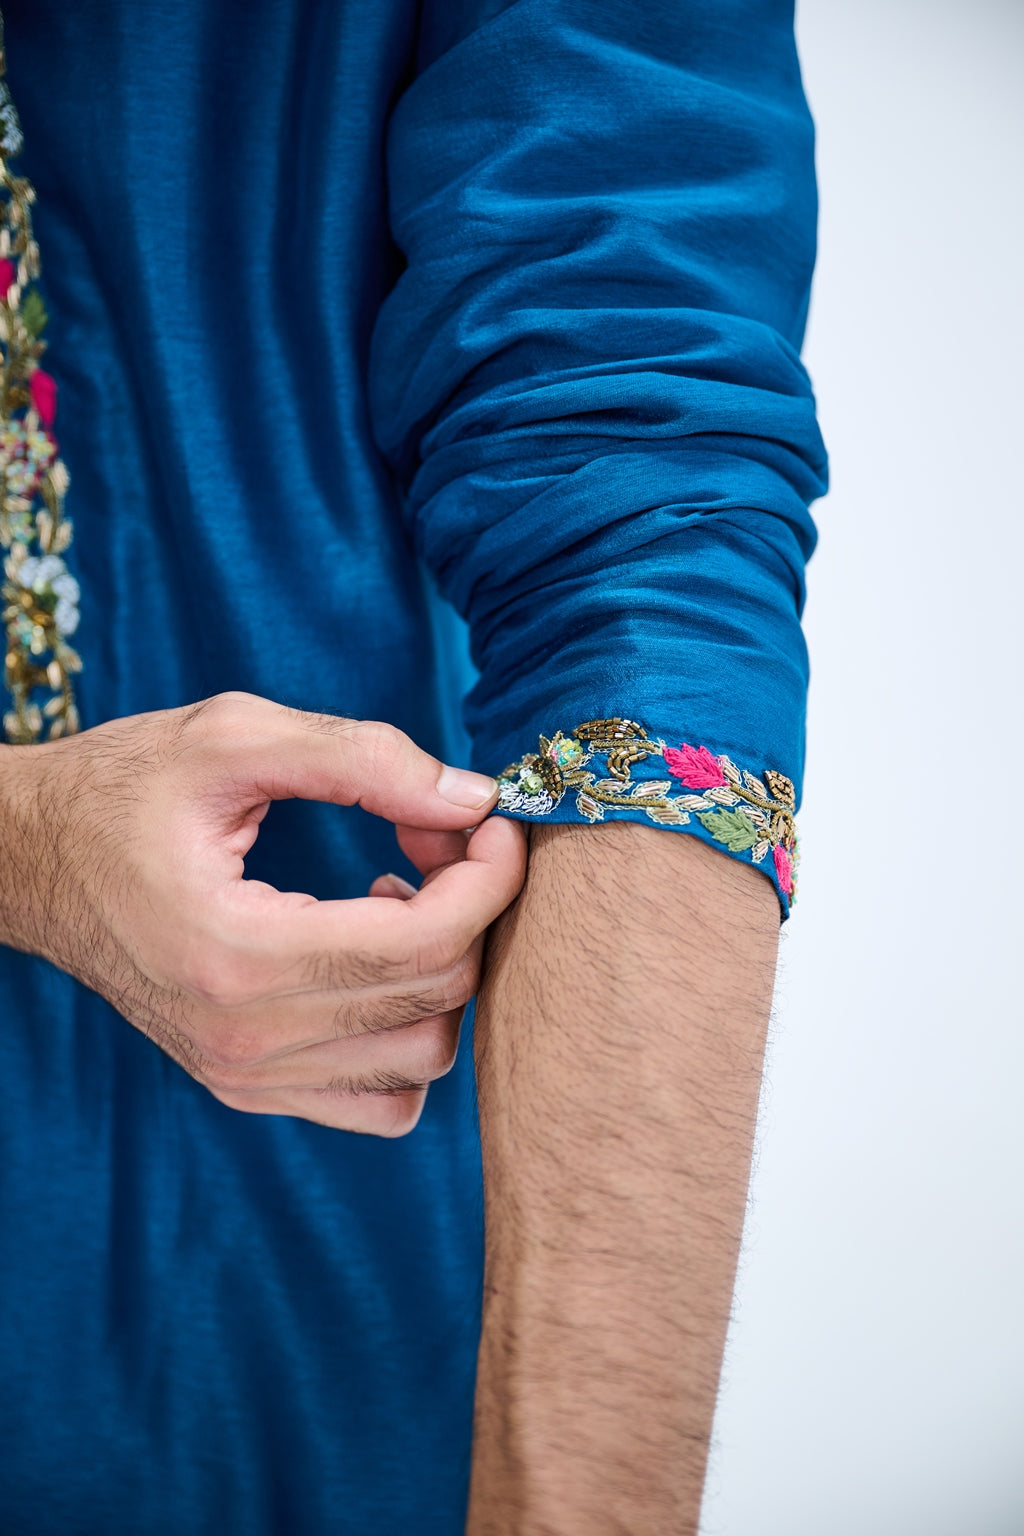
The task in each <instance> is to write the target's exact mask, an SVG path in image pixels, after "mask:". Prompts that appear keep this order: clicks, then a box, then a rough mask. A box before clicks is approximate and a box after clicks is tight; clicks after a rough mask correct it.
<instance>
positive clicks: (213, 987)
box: [181, 956, 244, 1009]
mask: <svg viewBox="0 0 1024 1536" xmlns="http://www.w3.org/2000/svg"><path fill="white" fill-rule="evenodd" d="M181 985H182V987H183V989H184V990H185V991H186V992H188V993H189V994H190V995H191V996H192V997H194V998H195V999H196V1001H197V1002H199V1003H202V1004H203V1005H205V1006H206V1007H207V1008H215V1009H216V1008H232V1007H234V1006H236V1005H237V1004H238V1003H241V1002H243V1001H244V995H243V992H242V988H241V987H240V985H239V982H238V978H237V977H235V976H234V975H233V974H232V972H231V970H230V968H229V966H228V965H227V964H225V963H224V962H223V961H221V960H220V959H218V958H215V957H213V956H210V957H203V958H201V959H199V960H196V961H194V962H193V963H192V964H191V965H190V966H188V967H187V969H186V970H185V972H184V974H183V975H182V977H181Z"/></svg>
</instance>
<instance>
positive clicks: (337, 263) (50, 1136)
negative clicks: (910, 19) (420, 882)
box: [0, 0, 824, 1536]
mask: <svg viewBox="0 0 1024 1536" xmlns="http://www.w3.org/2000/svg"><path fill="white" fill-rule="evenodd" d="M4 11H5V15H6V22H7V49H8V66H9V67H8V76H9V80H10V84H11V89H12V92H13V94H14V97H15V100H16V102H17V103H18V106H19V109H20V112H21V117H22V122H23V126H24V129H25V137H26V148H25V152H24V154H23V156H22V157H21V160H20V162H19V169H21V170H22V171H23V172H24V173H25V174H26V175H28V176H30V177H31V178H32V180H33V181H34V183H35V186H36V189H37V192H38V198H39V203H38V211H37V215H36V231H37V235H38V238H39V241H40V245H41V248H42V256H43V267H44V287H45V293H46V299H47V305H48V308H49V310H50V315H51V320H50V324H49V327H48V330H47V335H48V337H49V339H50V351H49V353H48V354H47V362H46V366H47V368H48V369H49V370H50V371H51V372H52V373H53V374H54V375H55V376H56V378H57V380H58V383H59V386H60V413H59V416H58V421H57V431H58V435H59V437H60V444H61V451H62V454H63V456H64V458H65V459H66V461H67V463H68V465H69V468H70V469H71V472H72V479H73V484H72V490H71V493H70V497H69V502H68V511H69V513H70V514H71V516H72V517H73V519H74V522H75V526H76V540H75V544H74V546H73V548H72V551H71V554H70V556H69V560H70V562H71V564H72V566H73V569H74V571H75V574H76V575H78V576H79V578H80V580H81V585H82V613H83V618H82V624H81V628H80V630H79V631H78V633H77V634H76V636H75V643H76V645H78V647H79V649H80V650H81V652H82V654H83V657H84V660H85V671H84V674H83V677H82V680H81V689H80V700H81V706H82V712H83V715H84V717H85V723H86V724H95V723H98V722H100V721H102V720H105V719H108V718H111V717H114V716H119V715H126V714H133V713H136V712H138V711H143V710H152V709H160V708H165V707H169V706H175V705H181V704H184V703H188V702H191V701H194V700H196V699H199V698H203V697H205V696H207V695H210V694H212V693H215V692H218V691H220V690H225V689H244V690H247V691H250V692H253V693H258V694H263V695H266V696H268V697H270V698H274V699H278V700H280V701H282V702H285V703H289V704H293V705H296V706H300V707H303V708H307V709H322V710H328V711H332V712H341V713H345V714H348V715H353V716H363V717H372V718H378V719H384V720H389V721H392V722H393V723H395V724H396V725H398V726H400V727H401V728H402V729H403V730H405V731H407V732H408V733H409V734H410V735H411V736H412V737H414V738H415V740H416V741H418V742H419V743H420V744H421V745H423V746H424V747H426V748H427V749H429V750H431V751H433V752H435V753H437V754H438V755H439V756H442V757H445V758H446V759H447V760H449V761H456V762H458V761H466V760H468V759H469V757H470V754H471V756H472V761H473V764H474V766H476V767H479V768H482V769H485V770H487V771H490V772H499V771H500V770H502V769H503V768H504V767H505V765H506V764H508V763H510V762H512V761H513V760H520V762H521V761H522V757H523V754H524V753H530V752H531V751H532V752H534V753H536V752H537V750H538V738H539V736H540V735H541V733H544V734H545V737H546V738H550V737H551V736H552V735H553V733H555V732H556V731H558V730H561V731H562V732H563V733H565V740H566V741H570V742H571V741H573V740H578V739H579V738H575V737H573V734H572V733H573V732H574V731H575V729H576V726H577V725H578V724H579V723H580V722H586V721H593V720H600V719H607V718H609V717H627V718H628V719H630V720H632V721H636V722H639V723H641V724H642V725H643V726H644V728H645V729H646V731H647V732H648V739H650V740H658V741H662V742H663V743H664V744H666V745H667V747H668V748H670V749H672V750H676V749H679V748H681V746H682V744H683V743H687V744H689V745H691V746H693V747H698V746H705V747H706V748H708V749H709V754H713V755H714V758H715V761H720V760H721V758H722V757H723V756H724V757H727V758H728V760H729V761H730V762H734V763H735V764H736V765H738V769H746V770H748V771H749V772H751V773H752V774H753V775H754V776H755V778H756V776H757V775H760V774H762V773H763V772H764V770H766V769H774V770H777V772H778V773H780V774H785V775H787V776H789V778H791V779H792V780H794V781H795V782H796V784H797V786H799V780H800V777H801V770H802V757H803V707H804V692H805V686H806V658H805V653H804V648H803V643H802V639H801V634H800V627H799V613H800V607H801V604H802V598H803V565H804V561H805V559H806V557H807V555H808V554H809V553H810V550H811V547H812V543H813V526H812V523H811V521H810V519H809V516H808V512H807V506H808V503H809V502H810V500H812V499H813V497H814V496H815V495H817V494H819V493H820V492H821V490H822V489H823V476H824V455H823V450H822V447H821V443H820V439H819V437H818V433H817V428H816V425H815V418H814V409H813V401H812V397H811V392H810V388H809V385H808V381H807V378H806V375H805V374H804V372H803V369H802V367H801V365H800V362H799V358H798V348H799V345H800V339H801V334H802V328H803V324H804V318H805V313H806V306H807V297H808V288H809V282H810V273H811V266H812V261H813V247H814V220H815V195H814V181H813V165H812V130H811V124H810V120H809V117H808V114H807V110H806V106H805V104H804V100H803V96H802V93H801V88H800V81H799V73H798V68H797V62H796V57H795V51H794V45H793V36H792V15H791V6H790V4H788V3H786V0H721V3H718V4H715V5H707V4H704V3H699V0H642V3H639V0H638V3H636V4H630V3H620V0H616V3H610V0H609V3H603V0H516V3H511V4H509V3H505V0H426V3H425V4H421V3H419V0H375V3H372V4H359V5H357V4H356V3H355V0H337V3H333V4H325V3H323V0H246V3H243V0H159V3H158V0H153V3H150V4H146V5H139V4H137V3H132V0H76V3H75V4H67V3H59V0H11V3H9V4H6V5H5V6H4ZM435 586H436V589H437V591H435ZM437 592H439V593H440V597H438V596H437ZM449 605H451V607H450V606H449ZM452 607H453V608H454V609H455V610H457V613H458V615H461V617H456V616H455V615H454V614H453V613H452ZM463 621H466V628H465V630H464V629H463ZM464 633H466V634H468V635H469V639H470V644H471V647H472V656H473V663H474V665H475V669H476V676H477V681H476V682H475V686H473V688H472V691H471V693H470V694H469V698H468V702H467V705H466V711H465V728H466V730H467V731H468V737H467V736H464V735H463V724H462V722H461V720H460V701H461V697H462V694H463V692H464V691H465V689H466V687H467V685H468V683H469V681H470V680H471V674H470V670H469V662H468V660H467V657H466V650H465V645H464ZM470 742H471V745H470ZM583 747H586V742H584V743H583ZM572 750H575V749H572ZM580 750H581V751H582V750H583V748H582V747H581V748H580ZM570 755H571V754H570ZM709 760H710V757H708V758H706V759H704V761H709ZM563 761H565V759H563ZM664 761H668V759H667V758H666V759H665V760H664ZM664 761H662V759H661V758H656V759H649V760H648V762H647V764H646V766H642V767H640V768H638V769H636V770H635V775H639V776H642V775H643V774H644V773H648V775H649V774H650V773H654V775H655V777H657V774H658V773H660V774H661V775H662V776H665V774H666V769H665V765H664ZM678 761H679V760H677V764H678ZM687 761H691V762H692V761H695V759H687ZM594 765H595V767H596V766H597V760H596V759H595V760H594ZM652 765H653V766H652ZM530 767H531V765H530V764H529V763H528V764H527V769H528V770H529V769H530ZM545 771H546V772H548V770H545ZM602 771H603V769H602ZM712 777H713V775H712ZM691 778H692V775H691ZM668 779H671V782H672V791H673V794H675V795H677V796H678V795H683V794H690V795H691V797H694V790H695V786H694V784H693V783H692V782H691V783H690V784H689V785H687V783H686V781H685V778H684V777H680V776H679V775H676V776H675V777H674V778H673V777H672V775H671V774H669V775H668ZM668 779H666V782H668ZM631 783H632V781H631ZM545 785H546V787H539V786H538V783H537V782H536V781H530V780H529V775H528V773H524V771H523V770H521V769H520V770H517V771H516V772H515V773H513V774H512V775H511V777H509V778H508V779H507V780H506V785H505V790H506V793H505V804H506V806H507V807H508V808H509V809H510V810H512V811H518V812H519V813H525V814H532V815H533V816H534V817H535V818H547V819H552V818H554V819H561V820H580V819H586V820H591V819H594V817H593V816H592V815H591V813H590V806H591V804H592V802H587V801H584V802H582V806H581V801H580V800H579V798H578V797H577V795H576V794H575V793H574V792H568V791H567V792H566V793H565V794H564V795H563V794H559V793H552V786H551V782H550V773H548V779H547V780H545ZM706 788H707V786H706V785H705V789H706ZM696 789H697V795H696V796H695V797H694V798H693V805H692V806H691V809H690V810H689V811H685V815H684V810H681V809H680V810H678V811H677V819H676V820H673V819H672V817H671V816H668V817H662V818H661V824H663V825H668V826H676V827H679V828H680V829H681V830H684V831H685V832H687V833H688V834H691V835H696V836H700V837H703V838H705V839H706V840H710V841H713V842H716V844H717V845H718V846H721V847H723V848H728V851H730V852H731V853H732V854H733V855H734V856H736V857H740V858H743V859H745V860H747V861H750V860H751V859H752V858H753V857H754V852H755V850H756V848H757V846H759V845H758V844H756V843H755V844H754V845H753V847H752V845H751V842H750V841H747V842H746V843H745V845H744V846H742V847H741V846H739V844H740V843H741V842H742V841H743V839H742V837H739V838H736V837H734V838H733V844H735V846H729V844H728V842H727V840H726V839H724V838H723V837H722V836H720V835H716V827H717V828H718V829H719V830H720V827H721V824H719V823H715V822H714V820H713V817H714V816H715V815H717V814H718V811H717V810H716V809H712V810H708V808H707V805H705V809H704V811H700V810H699V808H698V807H697V799H698V798H699V797H700V793H701V792H700V787H699V785H697V786H696ZM719 789H720V790H721V793H720V795H719V799H718V800H717V801H715V802H713V804H714V806H718V807H719V808H725V809H728V808H729V794H730V790H729V787H728V782H726V781H723V784H722V785H720V786H719ZM608 793H609V794H611V795H618V794H619V793H620V792H619V791H618V790H616V789H615V788H614V785H613V786H612V789H611V790H610V791H609V792H608ZM545 796H546V797H547V798H546V799H545ZM594 803H596V802H594ZM679 804H680V805H681V802H679ZM598 814H599V815H602V816H604V815H607V816H615V815H624V816H627V817H631V818H633V819H639V820H644V819H647V820H655V821H656V820H657V819H658V818H656V817H652V816H650V815H649V811H648V809H646V808H645V806H644V805H643V803H642V799H639V798H638V799H633V798H632V790H630V795H629V797H628V803H627V801H623V803H622V805H621V806H619V805H618V804H616V805H615V806H612V805H611V803H610V801H606V802H605V803H604V804H602V805H600V806H599V807H598ZM702 816H703V817H704V819H703V820H702V819H701V818H702ZM709 817H711V818H712V819H711V820H710V821H709V820H708V818H709ZM757 835H758V836H759V835H760V833H758V834H757ZM246 867H247V872H249V873H251V874H253V875H257V876H259V877H260V878H263V879H267V880H270V881H272V882H273V883H274V884H276V885H279V886H282V887H284V888H287V889H293V890H306V891H310V892H312V893H313V894H315V895H318V896H331V897H339V896H342V897H344V896H350V895H362V894H363V893H364V892H365V890H366V888H367V886H368V884H369V882H370V881H371V879H372V878H373V877H374V876H375V875H376V874H378V873H380V872H382V871H383V870H386V869H389V868H395V867H396V851H395V847H394V841H393V834H392V832H391V829H390V828H389V827H387V826H385V825H383V824H381V823H379V822H376V821H374V820H373V819H372V818H370V817H368V816H366V815H364V814H363V813H361V812H359V811H355V810H353V811H342V810H340V809H337V808H334V807H325V806H317V805H308V804H302V803H290V804H287V805H281V806H278V807H275V808H274V809H272V811H271V813H270V816H269V817H268V819H267V822H266V823H265V826H264V828H263V830H262V831H261V833H260V837H259V841H258V843H257V846H256V849H255V851H254V853H253V855H252V857H251V858H250V859H249V860H247V866H246ZM762 867H763V868H764V869H765V872H766V874H767V875H768V876H769V877H770V878H773V879H775V880H776V884H777V886H779V882H780V880H781V879H782V877H781V876H780V875H779V871H778V868H777V866H776V865H775V864H773V861H772V859H771V858H770V857H769V858H765V859H763V862H762ZM779 889H780V897H781V899H782V901H783V906H784V907H785V889H784V888H783V887H782V886H779ZM0 1020H2V1027H0V1080H2V1082H3V1088H4V1109H3V1116H2V1120H0V1233H2V1243H3V1266H2V1279H0V1360H2V1368H0V1527H2V1528H3V1529H4V1530H6V1531H11V1532H18V1533H21V1532H24V1533H26V1536H27V1533H32V1536H51V1533H52V1536H58V1533H59V1536H73V1533H83V1536H94V1533H95V1536H101V1533H102V1536H119V1533H122V1532H123V1533H131V1536H181V1533H182V1532H185V1531H187V1532H190V1533H197V1536H204V1533H209V1536H214V1533H216V1536H223V1533H224V1532H232V1533H234V1532H238V1533H244V1536H264V1533H267V1536H269V1533H283V1532H286V1533H288V1536H306V1533H309V1536H314V1533H322V1532H326V1531H331V1532H338V1533H352V1536H369V1533H373V1536H399V1533H401V1536H408V1533H409V1532H415V1533H417V1536H457V1533H458V1532H459V1531H460V1530H461V1528H462V1522H463V1514H464V1507H465V1498H466V1488H467V1478H468V1469H469V1456H470V1436H471V1413H472V1393H473V1376H474V1367H475V1355H476V1346H477V1339H478V1330H479V1292H480V1282H481V1254H482V1197H481V1187H480V1170H479V1146H478V1141H477V1136H476V1128H475V1120H474V1114H475V1111H474V1095H473V1080H472V1062H471V1055H470V1050H469V1044H468V1041H467V1040H466V1039H465V1038H464V1041H463V1045H462V1049H461V1052H460V1057H459V1061H458V1063H457V1064H456V1067H455V1069H454V1070H453V1072H452V1073H451V1075H450V1076H449V1077H447V1078H446V1079H444V1080H443V1081H441V1082H439V1083H437V1084H436V1085H434V1087H433V1088H432V1089H431V1091H430V1095H429V1098H428V1103H427V1108H426V1110H425V1113H424V1115H423V1118H422V1120H421V1122H420V1124H419V1126H418V1128H417V1129H416V1131H415V1132H414V1133H413V1134H412V1135H411V1136H410V1137H408V1138H407V1139H404V1140H400V1141H394V1142H392V1141H381V1140H375V1139H372V1138H365V1137H358V1136H354V1135H349V1134H346V1133H342V1132H336V1131H330V1130H326V1129H321V1128H319V1127H316V1126H313V1125H310V1124H307V1123H304V1122H300V1121H296V1120H289V1119H284V1118H271V1117H256V1116H249V1115H241V1114H237V1113H235V1112H233V1111H231V1110H229V1109H227V1108H225V1107H223V1106H222V1105H221V1104H219V1103H218V1102H217V1101H216V1100H214V1099H213V1098H212V1097H211V1095H210V1094H208V1093H207V1092H206V1091H205V1090H204V1089H203V1088H201V1087H200V1086H198V1085H197V1084H196V1083H194V1082H193V1081H192V1080H190V1079H189V1078H188V1077H187V1076H186V1075H185V1073H184V1072H182V1071H181V1070H180V1069H179V1068H178V1067H177V1066H175V1065H174V1064H173V1063H171V1062H170V1061H169V1060H168V1059H167V1058H166V1057H164V1056H163V1055H162V1054H161V1053H160V1052H159V1051H158V1050H157V1049H155V1048H154V1047H153V1046H152V1045H151V1044H150V1043H149V1042H147V1041H146V1040H145V1039H144V1038H143V1037H142V1036H141V1035H140V1034H138V1033H137V1032H136V1031H135V1030H133V1029H132V1028H130V1027H129V1025H128V1024H126V1023H125V1022H124V1021H123V1020H122V1019H121V1018H119V1017H118V1015H117V1014H116V1013H115V1012H114V1011H113V1010H112V1009H111V1008H110V1007H109V1006H108V1005H107V1004H106V1003H104V1002H103V1001H101V1000H100V999H99V998H98V997H96V996H95V995H94V994H92V993H90V992H88V991H87V990H85V989H84V988H83V987H81V986H80V985H79V984H78V983H76V982H74V981H72V980H71V979H69V978H68V977H67V976H64V975H62V974H60V973H58V972H57V971H56V970H54V969H52V968H51V967H49V966H48V965H46V964H45V963H43V962H41V961H37V960H35V959H32V958H29V957H25V956H22V955H18V954H15V953H13V952H11V951H7V950H3V951H0Z"/></svg>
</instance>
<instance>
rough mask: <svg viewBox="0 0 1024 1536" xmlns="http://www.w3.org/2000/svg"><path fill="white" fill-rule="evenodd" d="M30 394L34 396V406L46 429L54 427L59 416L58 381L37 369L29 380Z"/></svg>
mask: <svg viewBox="0 0 1024 1536" xmlns="http://www.w3.org/2000/svg"><path fill="white" fill-rule="evenodd" d="M28 388H29V394H30V395H31V396H32V404H33V405H34V406H35V408H36V410H37V411H38V412H39V420H40V421H41V422H42V424H43V426H44V427H52V426H53V422H54V418H55V417H56V415H57V381H56V379H54V378H51V376H50V374H48V373H44V372H43V370H42V369H41V368H37V369H36V370H35V372H34V373H33V375H32V377H31V379H30V380H29V385H28Z"/></svg>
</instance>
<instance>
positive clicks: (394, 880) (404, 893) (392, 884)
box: [375, 874, 416, 901]
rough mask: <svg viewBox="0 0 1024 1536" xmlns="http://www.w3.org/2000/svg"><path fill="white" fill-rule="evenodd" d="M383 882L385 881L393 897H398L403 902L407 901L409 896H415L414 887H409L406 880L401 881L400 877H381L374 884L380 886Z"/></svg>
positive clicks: (390, 875) (389, 875) (388, 875)
mask: <svg viewBox="0 0 1024 1536" xmlns="http://www.w3.org/2000/svg"><path fill="white" fill-rule="evenodd" d="M385 880H386V881H387V883H388V886H389V888H390V889H391V891H393V892H394V894H395V896H400V897H401V898H402V900H403V901H408V900H409V897H410V896H415V895H416V887H415V886H414V885H410V884H409V882H408V880H403V879H402V877H401V875H392V874H387V875H381V877H380V879H379V880H377V881H376V882H375V883H376V884H377V885H378V886H380V885H382V884H383V882H384V881H385Z"/></svg>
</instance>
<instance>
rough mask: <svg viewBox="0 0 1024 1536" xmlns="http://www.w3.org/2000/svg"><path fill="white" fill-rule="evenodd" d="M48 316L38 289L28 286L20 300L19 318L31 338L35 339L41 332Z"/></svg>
mask: <svg viewBox="0 0 1024 1536" xmlns="http://www.w3.org/2000/svg"><path fill="white" fill-rule="evenodd" d="M49 318H50V317H49V315H48V314H47V313H46V305H45V304H44V303H43V297H42V294H41V293H40V292H39V289H38V288H30V289H29V290H28V292H27V293H26V294H25V296H24V298H23V299H22V301H21V319H22V324H23V325H24V327H25V329H26V331H28V333H29V335H30V336H31V337H32V339H33V340H36V339H37V338H38V337H40V336H41V335H42V334H43V331H44V329H45V328H46V322H47V320H49Z"/></svg>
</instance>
